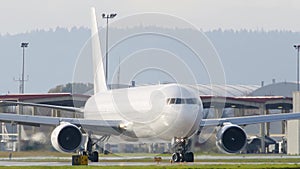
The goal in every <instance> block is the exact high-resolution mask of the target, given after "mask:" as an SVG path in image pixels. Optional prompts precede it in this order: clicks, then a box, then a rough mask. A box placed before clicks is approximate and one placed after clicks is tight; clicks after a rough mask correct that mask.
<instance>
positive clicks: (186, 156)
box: [184, 151, 194, 162]
mask: <svg viewBox="0 0 300 169" xmlns="http://www.w3.org/2000/svg"><path fill="white" fill-rule="evenodd" d="M184 161H186V162H194V153H193V152H190V151H188V152H186V153H184Z"/></svg>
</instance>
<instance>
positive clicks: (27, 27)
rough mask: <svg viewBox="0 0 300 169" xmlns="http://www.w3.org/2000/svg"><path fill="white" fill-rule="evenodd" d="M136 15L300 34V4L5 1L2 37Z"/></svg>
mask: <svg viewBox="0 0 300 169" xmlns="http://www.w3.org/2000/svg"><path fill="white" fill-rule="evenodd" d="M92 6H94V7H96V10H97V13H98V15H100V14H101V13H102V12H116V13H118V17H117V18H116V19H121V18H122V17H126V16H129V15H132V14H138V13H144V12H158V13H164V14H170V15H173V16H176V17H180V18H182V19H185V20H187V21H189V22H190V23H192V24H194V25H195V26H197V27H198V28H200V29H203V30H209V29H218V28H222V29H241V28H246V29H255V30H258V29H265V30H270V29H271V30H274V29H280V30H292V31H300V22H299V15H300V13H299V11H300V1H298V0H26V1H20V0H1V1H0V25H1V26H0V33H1V34H6V33H10V34H16V33H22V32H28V31H31V30H36V29H49V28H56V27H57V26H60V27H68V28H70V27H73V26H79V27H80V26H84V27H88V26H89V9H90V7H92Z"/></svg>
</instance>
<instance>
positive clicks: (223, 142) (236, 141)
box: [216, 124, 247, 153]
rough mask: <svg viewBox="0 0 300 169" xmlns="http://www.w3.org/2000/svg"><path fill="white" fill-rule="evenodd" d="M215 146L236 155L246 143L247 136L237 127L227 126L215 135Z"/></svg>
mask: <svg viewBox="0 0 300 169" xmlns="http://www.w3.org/2000/svg"><path fill="white" fill-rule="evenodd" d="M216 139H217V140H216V144H217V146H218V147H219V148H220V149H221V150H223V151H225V152H227V153H238V152H239V151H241V150H242V149H243V148H244V147H245V146H246V143H247V134H246V132H245V131H244V129H242V128H241V127H240V126H238V125H234V124H227V125H225V126H223V127H222V128H220V129H219V131H218V133H217V135H216Z"/></svg>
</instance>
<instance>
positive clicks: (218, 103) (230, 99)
mask: <svg viewBox="0 0 300 169" xmlns="http://www.w3.org/2000/svg"><path fill="white" fill-rule="evenodd" d="M296 86H297V85H296V83H292V82H281V83H273V84H270V85H266V86H262V87H260V86H258V85H200V84H199V85H191V86H190V87H192V88H195V89H197V90H198V91H199V95H200V97H201V99H202V102H203V106H204V108H205V109H206V110H207V113H209V112H211V111H210V110H211V109H213V112H214V116H212V117H215V116H218V117H226V116H245V115H258V114H261V115H263V114H269V113H289V112H291V110H292V109H293V99H292V92H293V91H295V90H296ZM88 98H89V96H87V95H80V94H69V93H47V94H9V95H1V96H0V100H14V101H21V102H32V103H41V104H52V105H61V106H74V107H82V106H84V104H85V102H86V100H87V99H88ZM26 107H27V106H26ZM0 109H1V110H2V111H3V112H10V113H19V112H18V111H19V109H18V108H16V107H15V105H3V104H2V105H1V107H0ZM29 109H30V110H28V109H27V110H28V112H30V114H34V115H51V116H67V117H77V118H81V117H83V115H81V114H76V113H73V114H72V113H71V114H70V113H69V112H68V113H66V112H64V111H57V110H51V112H50V113H49V111H48V113H46V114H45V113H44V112H45V111H44V110H45V109H43V108H32V107H31V108H29ZM228 109H229V110H230V111H228ZM224 110H226V113H224V112H225V111H224ZM274 110H275V111H274ZM28 112H24V113H28ZM228 112H231V113H228ZM259 126H260V127H259V134H260V136H261V138H262V139H263V140H264V138H265V137H264V136H272V131H271V130H270V129H271V128H272V125H271V124H270V123H266V124H260V125H259ZM286 126H287V125H286V122H282V123H281V122H280V127H279V128H280V129H281V130H280V133H279V134H281V135H282V136H285V134H286ZM3 127H4V125H2V128H3ZM277 128H278V124H277ZM256 130H257V127H256ZM4 134H5V130H3V129H2V141H3V140H4V139H3V138H6V139H7V136H6V137H4V136H5V135H4ZM7 134H9V133H7ZM18 136H19V137H20V136H21V135H18ZM14 137H15V135H14ZM15 140H16V138H15ZM261 147H265V141H262V142H261ZM265 151H266V148H262V149H261V152H262V153H264V152H265Z"/></svg>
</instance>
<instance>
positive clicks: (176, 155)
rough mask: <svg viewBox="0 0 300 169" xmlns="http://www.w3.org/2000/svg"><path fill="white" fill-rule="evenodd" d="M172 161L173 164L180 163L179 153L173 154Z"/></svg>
mask: <svg viewBox="0 0 300 169" xmlns="http://www.w3.org/2000/svg"><path fill="white" fill-rule="evenodd" d="M172 161H173V162H179V161H180V154H179V153H173V154H172Z"/></svg>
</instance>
